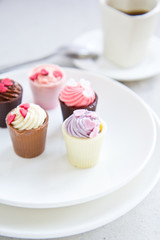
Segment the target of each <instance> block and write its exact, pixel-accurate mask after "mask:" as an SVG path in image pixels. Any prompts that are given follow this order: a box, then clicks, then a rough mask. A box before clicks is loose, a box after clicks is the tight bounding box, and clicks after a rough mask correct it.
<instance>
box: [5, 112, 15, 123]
mask: <svg viewBox="0 0 160 240" xmlns="http://www.w3.org/2000/svg"><path fill="white" fill-rule="evenodd" d="M15 117H16V114H10V115H9V116H8V118H7V123H8V124H11V123H12V122H13V121H14V119H15Z"/></svg>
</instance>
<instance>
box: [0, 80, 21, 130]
mask: <svg viewBox="0 0 160 240" xmlns="http://www.w3.org/2000/svg"><path fill="white" fill-rule="evenodd" d="M22 93H23V89H22V86H21V85H20V84H19V83H17V82H15V81H13V80H11V79H9V78H4V79H0V127H3V128H5V127H6V122H5V118H6V115H7V114H8V112H9V111H10V110H11V109H13V108H15V107H16V106H17V105H19V104H20V103H21V100H22Z"/></svg>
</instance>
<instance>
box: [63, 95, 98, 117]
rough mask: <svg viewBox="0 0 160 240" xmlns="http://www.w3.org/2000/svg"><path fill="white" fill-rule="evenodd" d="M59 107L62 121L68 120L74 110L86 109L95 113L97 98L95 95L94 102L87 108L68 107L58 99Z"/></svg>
mask: <svg viewBox="0 0 160 240" xmlns="http://www.w3.org/2000/svg"><path fill="white" fill-rule="evenodd" d="M59 102H60V106H61V111H62V116H63V121H64V120H65V119H66V118H68V117H69V116H70V115H72V113H73V111H74V110H77V109H87V110H89V111H96V107H97V103H98V96H97V94H96V93H95V100H94V102H93V103H92V104H90V105H88V106H83V107H69V106H67V105H66V104H65V103H64V102H62V101H61V100H60V98H59Z"/></svg>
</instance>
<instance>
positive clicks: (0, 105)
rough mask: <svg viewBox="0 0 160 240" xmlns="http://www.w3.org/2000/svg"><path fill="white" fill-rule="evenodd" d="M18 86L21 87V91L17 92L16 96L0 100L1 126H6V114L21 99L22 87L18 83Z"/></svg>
mask: <svg viewBox="0 0 160 240" xmlns="http://www.w3.org/2000/svg"><path fill="white" fill-rule="evenodd" d="M19 86H20V87H21V93H20V94H19V96H18V97H16V98H14V99H12V100H9V101H3V102H0V127H2V128H6V127H7V125H6V121H5V119H6V116H7V114H8V113H9V112H10V111H11V110H12V109H13V108H15V107H17V106H18V105H19V104H20V103H21V101H22V94H23V88H22V86H21V85H20V84H19Z"/></svg>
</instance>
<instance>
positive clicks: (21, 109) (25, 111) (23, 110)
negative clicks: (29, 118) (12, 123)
mask: <svg viewBox="0 0 160 240" xmlns="http://www.w3.org/2000/svg"><path fill="white" fill-rule="evenodd" d="M19 111H20V114H21V115H22V117H24V118H25V117H26V115H27V113H28V111H27V109H25V108H20V109H19Z"/></svg>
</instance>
